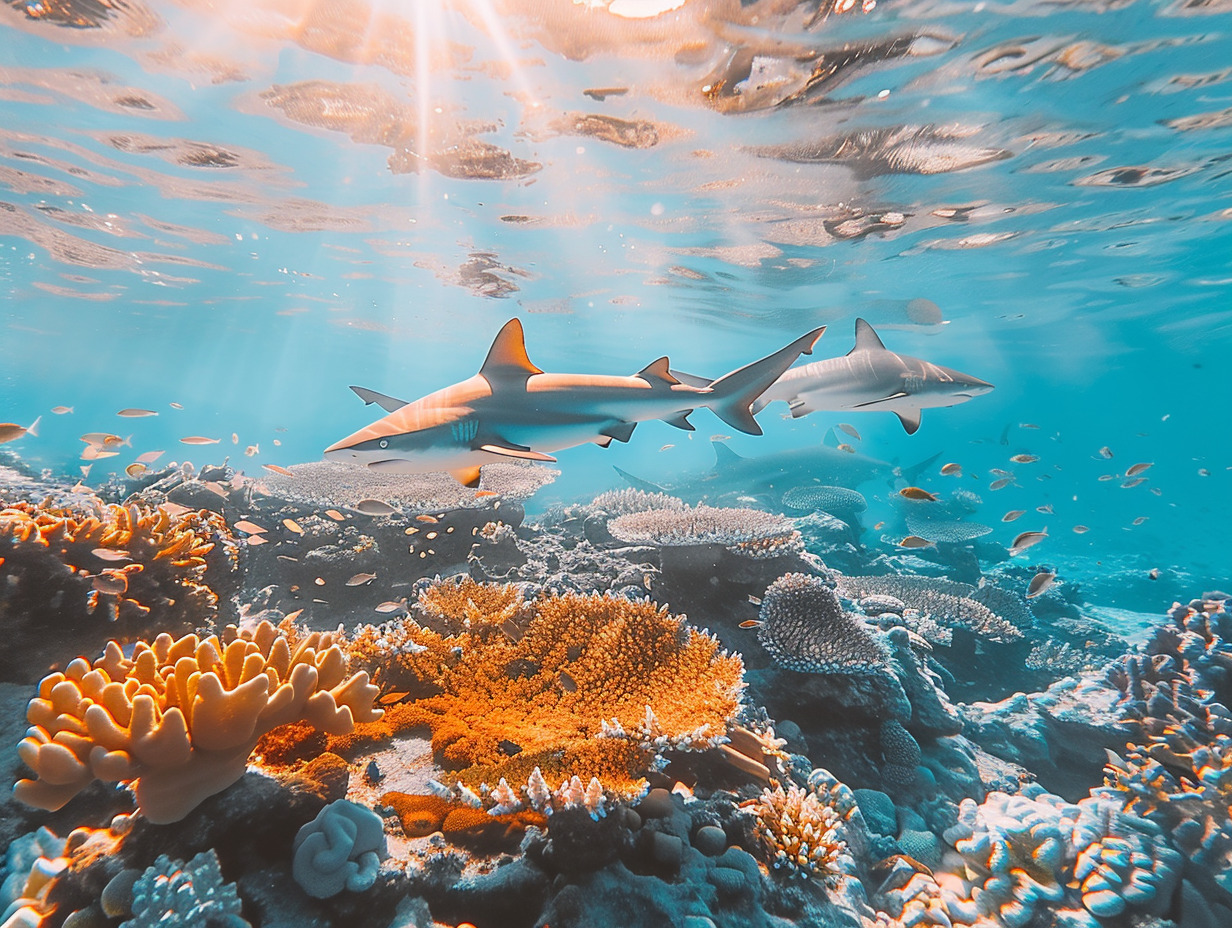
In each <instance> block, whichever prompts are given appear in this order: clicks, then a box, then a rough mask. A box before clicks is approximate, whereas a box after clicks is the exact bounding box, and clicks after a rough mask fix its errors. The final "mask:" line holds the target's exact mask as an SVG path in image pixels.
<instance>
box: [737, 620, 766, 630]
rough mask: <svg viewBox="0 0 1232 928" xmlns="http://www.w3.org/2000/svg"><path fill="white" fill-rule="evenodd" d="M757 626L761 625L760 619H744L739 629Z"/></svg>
mask: <svg viewBox="0 0 1232 928" xmlns="http://www.w3.org/2000/svg"><path fill="white" fill-rule="evenodd" d="M759 625H761V620H760V619H745V620H744V621H743V622H741V623H740V627H741V628H757V627H758V626H759Z"/></svg>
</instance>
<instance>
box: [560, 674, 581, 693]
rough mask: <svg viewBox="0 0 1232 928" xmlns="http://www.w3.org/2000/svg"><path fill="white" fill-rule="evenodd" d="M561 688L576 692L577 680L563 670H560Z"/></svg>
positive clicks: (567, 691)
mask: <svg viewBox="0 0 1232 928" xmlns="http://www.w3.org/2000/svg"><path fill="white" fill-rule="evenodd" d="M560 688H561V689H562V690H564V691H565V692H566V693H576V692H577V681H576V680H574V679H573V677H571V676H569V674H567V673H565V672H564V671H563V670H562V671H561V672H560Z"/></svg>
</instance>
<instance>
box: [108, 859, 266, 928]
mask: <svg viewBox="0 0 1232 928" xmlns="http://www.w3.org/2000/svg"><path fill="white" fill-rule="evenodd" d="M240 906H241V903H240V897H239V895H238V894H237V893H236V891H235V884H234V883H224V882H223V879H222V871H221V870H219V868H218V856H217V855H216V854H215V853H214V851H213V850H208V851H202V852H201V853H200V854H198V855H197V856H196V857H194V858H193V859H192V860H190V861H188V863H184V861H182V860H172V859H171V858H170V857H168V856H167V855H166V854H160V855H159V856H158V858H157V859H156V860H155V861H154V863H153V864H152V865H150V866H149V867H148V868H146V870H145V872H144V873H142V874H141V876H140V877H138V878H137V882H136V883H134V884H133V917H132V918H130V919H129V920H128V921H125V922H122V923H121V925H120V928H196V926H199V925H210V926H213V928H249V924H248V922H247V921H245V920H244V919H243V918H242V917H241V916H240Z"/></svg>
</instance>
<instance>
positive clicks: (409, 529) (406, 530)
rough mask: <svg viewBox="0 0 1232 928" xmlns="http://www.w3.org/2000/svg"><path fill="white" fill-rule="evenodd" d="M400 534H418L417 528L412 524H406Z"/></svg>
mask: <svg viewBox="0 0 1232 928" xmlns="http://www.w3.org/2000/svg"><path fill="white" fill-rule="evenodd" d="M402 534H403V535H418V534H419V529H417V528H416V527H415V526H413V525H408V526H407V527H406V528H404V529H403V530H402Z"/></svg>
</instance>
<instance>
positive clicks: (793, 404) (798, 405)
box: [787, 397, 817, 419]
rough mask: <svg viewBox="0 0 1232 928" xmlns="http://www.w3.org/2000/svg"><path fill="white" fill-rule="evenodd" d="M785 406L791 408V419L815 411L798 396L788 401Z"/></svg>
mask: <svg viewBox="0 0 1232 928" xmlns="http://www.w3.org/2000/svg"><path fill="white" fill-rule="evenodd" d="M787 406H788V408H789V409H791V417H792V418H793V419H800V418H803V417H804V416H807V415H808V414H809V413H810V412H816V411H817V410H815V409H814V408H813V407H812V406H810V405H809V404H808V403H806V402H805V401H804V400H802V399H800V398H799V397H796V398H795V399H794V400H791V401H790V402H788V404H787Z"/></svg>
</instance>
